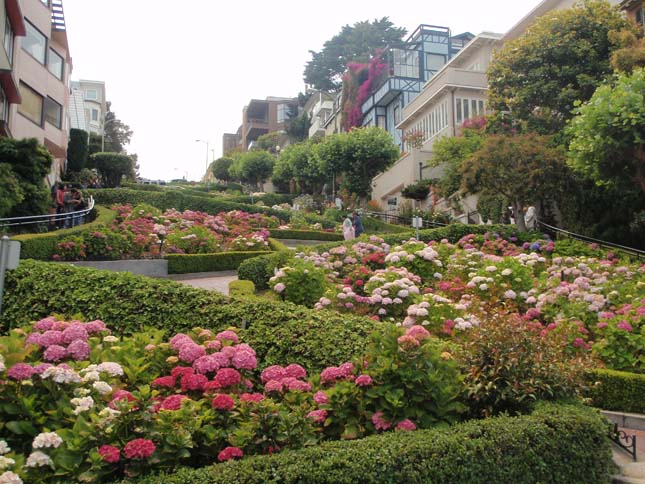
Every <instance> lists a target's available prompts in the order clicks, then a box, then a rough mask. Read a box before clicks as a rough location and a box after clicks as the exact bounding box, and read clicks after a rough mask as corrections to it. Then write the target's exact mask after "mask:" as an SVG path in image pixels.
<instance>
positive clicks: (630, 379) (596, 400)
mask: <svg viewBox="0 0 645 484" xmlns="http://www.w3.org/2000/svg"><path fill="white" fill-rule="evenodd" d="M587 381H588V383H589V391H588V396H589V398H591V402H592V405H593V406H594V407H598V408H602V409H603V410H614V411H617V412H627V413H645V398H644V396H645V375H640V374H637V373H628V372H624V371H614V370H605V369H596V370H591V371H589V372H588V373H587Z"/></svg>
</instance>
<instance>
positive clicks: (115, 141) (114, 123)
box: [102, 101, 132, 153]
mask: <svg viewBox="0 0 645 484" xmlns="http://www.w3.org/2000/svg"><path fill="white" fill-rule="evenodd" d="M106 105H107V112H106V113H105V122H104V124H103V126H104V128H103V129H104V131H105V135H104V137H105V147H104V148H103V149H102V151H105V152H111V153H125V145H127V144H128V143H130V139H131V138H132V130H131V129H130V126H128V125H127V124H125V123H124V122H123V121H121V120H120V119H119V118H117V117H116V114H114V112H113V111H112V110H111V109H110V107H111V103H110V102H109V101H108V102H107V103H106Z"/></svg>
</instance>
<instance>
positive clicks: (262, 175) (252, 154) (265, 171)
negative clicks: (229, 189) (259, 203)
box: [229, 151, 275, 190]
mask: <svg viewBox="0 0 645 484" xmlns="http://www.w3.org/2000/svg"><path fill="white" fill-rule="evenodd" d="M274 164H275V157H274V156H273V155H272V154H271V153H269V152H268V151H249V152H248V153H243V154H241V155H239V156H238V157H237V158H235V161H234V162H233V165H232V166H231V167H230V168H229V173H230V174H231V176H232V177H233V178H235V179H238V180H241V181H243V182H244V183H248V184H250V185H252V186H253V187H259V188H260V190H263V189H264V186H263V185H264V182H265V181H266V180H267V179H268V178H269V177H270V176H271V174H272V173H273V165H274Z"/></svg>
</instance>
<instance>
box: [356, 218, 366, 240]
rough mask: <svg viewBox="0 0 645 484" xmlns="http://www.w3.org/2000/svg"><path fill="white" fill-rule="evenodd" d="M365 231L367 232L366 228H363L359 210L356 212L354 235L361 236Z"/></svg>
mask: <svg viewBox="0 0 645 484" xmlns="http://www.w3.org/2000/svg"><path fill="white" fill-rule="evenodd" d="M363 232H365V230H364V229H363V221H362V220H361V215H360V214H359V213H358V212H354V236H356V237H360V236H361V234H362V233H363Z"/></svg>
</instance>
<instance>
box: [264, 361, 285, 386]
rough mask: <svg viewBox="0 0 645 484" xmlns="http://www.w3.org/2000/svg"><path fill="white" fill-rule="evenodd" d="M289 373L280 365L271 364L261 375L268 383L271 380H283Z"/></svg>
mask: <svg viewBox="0 0 645 484" xmlns="http://www.w3.org/2000/svg"><path fill="white" fill-rule="evenodd" d="M286 376H287V374H286V372H285V371H284V368H282V367H281V366H280V365H273V366H269V367H267V368H265V369H264V371H263V372H262V374H261V375H260V377H261V378H262V383H266V382H268V381H269V380H282V379H283V378H284V377H286Z"/></svg>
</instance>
